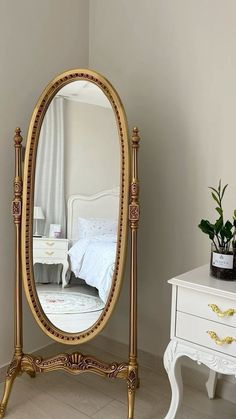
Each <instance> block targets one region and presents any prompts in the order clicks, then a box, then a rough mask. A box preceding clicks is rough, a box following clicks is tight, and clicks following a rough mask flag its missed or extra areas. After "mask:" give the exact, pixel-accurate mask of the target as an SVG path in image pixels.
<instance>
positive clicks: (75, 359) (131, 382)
mask: <svg viewBox="0 0 236 419" xmlns="http://www.w3.org/2000/svg"><path fill="white" fill-rule="evenodd" d="M56 370H64V371H67V372H69V373H70V374H73V375H77V374H81V373H84V372H92V373H95V374H98V375H100V376H103V377H107V378H110V379H114V378H120V379H123V380H126V382H127V386H128V419H133V418H134V401H135V391H136V389H137V388H138V386H139V377H138V365H137V364H135V365H133V363H132V364H128V363H126V362H122V363H118V362H112V363H105V362H103V361H100V360H98V359H97V358H95V357H91V356H90V355H83V354H82V353H80V352H73V353H72V354H67V353H61V354H58V355H55V356H53V357H49V358H45V359H43V358H42V357H40V356H33V355H29V354H22V355H21V356H19V355H15V356H14V357H13V360H12V362H11V364H10V366H9V368H8V370H7V373H6V380H5V388H4V394H3V398H2V401H1V403H0V419H2V418H3V417H4V415H5V413H6V408H7V404H8V401H9V397H10V394H11V389H12V385H13V383H14V380H15V378H16V377H17V376H18V375H21V374H22V373H24V372H25V373H27V374H28V375H30V377H32V378H34V377H35V376H36V373H44V372H50V371H56Z"/></svg>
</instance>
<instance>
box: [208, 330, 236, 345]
mask: <svg viewBox="0 0 236 419" xmlns="http://www.w3.org/2000/svg"><path fill="white" fill-rule="evenodd" d="M207 333H208V335H209V336H210V337H211V339H212V340H214V342H215V343H216V344H217V345H219V346H221V345H224V344H227V345H230V344H231V343H233V342H236V339H235V338H232V337H231V336H226V337H225V338H223V339H220V338H219V337H218V335H217V334H216V333H215V332H213V330H208V331H207Z"/></svg>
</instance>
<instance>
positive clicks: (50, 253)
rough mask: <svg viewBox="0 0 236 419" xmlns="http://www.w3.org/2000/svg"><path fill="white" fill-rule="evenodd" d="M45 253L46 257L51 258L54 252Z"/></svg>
mask: <svg viewBox="0 0 236 419" xmlns="http://www.w3.org/2000/svg"><path fill="white" fill-rule="evenodd" d="M45 253H46V255H48V256H52V255H53V254H54V252H45Z"/></svg>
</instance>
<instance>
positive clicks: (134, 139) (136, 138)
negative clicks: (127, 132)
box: [132, 127, 140, 145]
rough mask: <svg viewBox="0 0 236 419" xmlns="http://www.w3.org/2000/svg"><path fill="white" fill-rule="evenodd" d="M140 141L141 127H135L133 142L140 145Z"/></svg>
mask: <svg viewBox="0 0 236 419" xmlns="http://www.w3.org/2000/svg"><path fill="white" fill-rule="evenodd" d="M139 141H140V136H139V129H138V128H137V127H134V128H133V132H132V142H133V144H136V145H138V144H139Z"/></svg>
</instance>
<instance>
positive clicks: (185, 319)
mask: <svg viewBox="0 0 236 419" xmlns="http://www.w3.org/2000/svg"><path fill="white" fill-rule="evenodd" d="M208 331H212V332H214V333H216V335H217V336H218V338H219V339H224V338H226V337H228V336H229V337H232V338H235V339H236V330H235V329H234V328H233V327H230V326H225V325H222V324H220V323H216V322H213V321H210V320H206V319H201V318H200V317H195V316H192V315H190V314H185V313H180V312H177V318H176V337H178V338H181V339H184V340H186V341H188V342H193V343H196V344H197V345H201V346H204V347H206V348H209V349H213V350H214V351H218V352H222V353H224V354H227V355H231V356H234V357H236V342H233V343H231V344H227V343H224V344H223V345H217V344H216V342H215V341H214V340H213V339H212V338H211V337H210V335H209V334H208V333H207V332H208Z"/></svg>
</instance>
